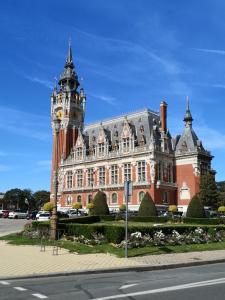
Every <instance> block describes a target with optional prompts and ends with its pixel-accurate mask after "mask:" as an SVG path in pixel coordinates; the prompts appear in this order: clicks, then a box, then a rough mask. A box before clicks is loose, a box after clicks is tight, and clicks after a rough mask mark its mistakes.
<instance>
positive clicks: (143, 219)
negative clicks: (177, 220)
mask: <svg viewBox="0 0 225 300" xmlns="http://www.w3.org/2000/svg"><path fill="white" fill-rule="evenodd" d="M129 221H131V222H156V223H158V222H160V223H165V222H167V221H168V218H167V217H157V216H156V217H142V216H130V217H129Z"/></svg>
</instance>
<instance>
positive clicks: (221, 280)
mask: <svg viewBox="0 0 225 300" xmlns="http://www.w3.org/2000/svg"><path fill="white" fill-rule="evenodd" d="M221 283H225V278H219V279H213V280H206V281H199V282H194V283H187V284H181V285H175V286H169V287H165V288H161V289H154V290H147V291H141V292H135V293H128V294H119V295H114V296H108V297H102V298H95V299H93V300H108V299H119V298H127V297H134V296H142V295H148V294H156V293H164V292H171V291H178V290H184V289H191V288H195V287H202V286H207V285H215V284H221Z"/></svg>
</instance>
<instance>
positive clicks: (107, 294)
mask: <svg viewBox="0 0 225 300" xmlns="http://www.w3.org/2000/svg"><path fill="white" fill-rule="evenodd" d="M224 295H225V263H223V264H214V265H206V266H199V267H188V268H181V269H172V270H162V271H144V272H124V273H106V274H92V275H76V276H74V275H73V276H72V275H71V276H64V277H48V278H36V279H26V280H24V279H21V280H2V281H0V299H55V300H59V299H60V300H61V299H63V300H66V299H79V300H84V299H98V300H100V299H101V300H104V299H105V300H107V299H138V300H141V299H151V300H159V299H160V300H164V299H165V300H170V299H171V300H172V299H173V300H174V299H182V300H186V299H188V300H189V299H192V300H195V299H196V300H197V299H198V300H199V299H200V300H201V299H204V300H209V299H210V300H214V299H217V300H220V299H221V300H222V299H224Z"/></svg>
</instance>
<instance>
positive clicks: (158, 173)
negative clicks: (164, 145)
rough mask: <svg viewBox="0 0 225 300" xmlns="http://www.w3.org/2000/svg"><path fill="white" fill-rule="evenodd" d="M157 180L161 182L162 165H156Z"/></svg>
mask: <svg viewBox="0 0 225 300" xmlns="http://www.w3.org/2000/svg"><path fill="white" fill-rule="evenodd" d="M157 180H162V163H161V162H159V163H158V164H157Z"/></svg>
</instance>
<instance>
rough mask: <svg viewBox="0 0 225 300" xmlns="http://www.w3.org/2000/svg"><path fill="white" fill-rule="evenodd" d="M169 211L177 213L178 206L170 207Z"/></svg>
mask: <svg viewBox="0 0 225 300" xmlns="http://www.w3.org/2000/svg"><path fill="white" fill-rule="evenodd" d="M168 211H169V212H172V213H174V212H177V206H176V205H170V206H169V207H168Z"/></svg>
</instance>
